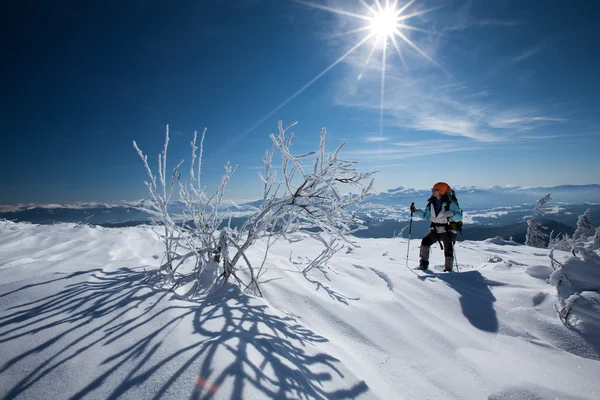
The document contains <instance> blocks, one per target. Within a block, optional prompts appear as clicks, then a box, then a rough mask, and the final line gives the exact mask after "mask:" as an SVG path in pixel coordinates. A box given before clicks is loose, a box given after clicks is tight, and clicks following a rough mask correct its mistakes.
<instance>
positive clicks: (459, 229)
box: [445, 188, 464, 236]
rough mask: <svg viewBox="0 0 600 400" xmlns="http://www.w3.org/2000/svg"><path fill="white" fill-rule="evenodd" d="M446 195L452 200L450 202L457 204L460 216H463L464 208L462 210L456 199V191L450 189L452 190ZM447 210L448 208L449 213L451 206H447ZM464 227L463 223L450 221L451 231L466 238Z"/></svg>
mask: <svg viewBox="0 0 600 400" xmlns="http://www.w3.org/2000/svg"><path fill="white" fill-rule="evenodd" d="M446 195H447V196H448V198H449V199H450V201H451V202H452V203H454V204H456V207H458V209H459V210H460V214H461V215H462V208H460V205H459V204H458V199H457V198H456V192H455V191H454V189H452V188H450V190H449V191H448V193H446ZM445 208H446V211H448V210H449V209H450V204H448V205H447V206H445ZM462 226H463V222H462V221H450V230H453V231H457V232H459V233H460V235H461V236H464V235H463V233H462Z"/></svg>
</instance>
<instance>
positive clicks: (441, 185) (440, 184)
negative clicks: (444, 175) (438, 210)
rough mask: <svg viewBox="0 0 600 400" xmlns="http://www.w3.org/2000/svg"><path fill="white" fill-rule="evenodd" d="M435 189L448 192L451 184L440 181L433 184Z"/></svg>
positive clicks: (441, 192)
mask: <svg viewBox="0 0 600 400" xmlns="http://www.w3.org/2000/svg"><path fill="white" fill-rule="evenodd" d="M433 189H437V190H439V191H440V194H442V195H443V194H446V193H448V192H449V191H450V186H449V185H448V184H447V183H446V182H438V183H436V184H435V185H433Z"/></svg>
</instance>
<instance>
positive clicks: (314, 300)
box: [0, 223, 600, 400]
mask: <svg viewBox="0 0 600 400" xmlns="http://www.w3.org/2000/svg"><path fill="white" fill-rule="evenodd" d="M355 242H356V243H355V246H354V247H352V248H351V249H350V248H349V249H346V250H343V251H341V252H340V253H338V254H337V255H336V256H335V257H333V259H332V260H331V261H330V262H329V264H328V265H327V266H326V267H321V268H320V269H313V270H312V271H310V273H309V274H307V275H303V274H302V273H300V272H299V269H301V268H302V266H303V265H306V264H307V262H308V261H307V260H308V259H310V258H312V257H314V256H315V255H317V254H318V253H319V252H320V251H321V248H320V245H319V243H317V242H316V241H313V240H311V239H306V240H304V241H302V242H299V243H295V244H289V243H285V242H278V243H276V244H275V245H274V246H273V247H272V249H271V253H270V255H269V257H268V259H267V262H266V267H267V268H268V271H267V273H266V274H265V275H264V276H263V277H262V281H263V283H262V288H263V293H264V298H263V299H257V298H252V297H248V296H246V295H244V294H243V293H241V292H240V290H239V289H238V288H237V287H235V286H233V285H226V286H224V287H223V288H222V289H221V291H220V292H219V293H218V295H217V296H213V297H210V298H207V299H205V300H204V301H202V302H200V303H192V302H188V301H184V300H182V299H181V298H179V297H178V295H177V294H176V293H171V292H162V291H156V290H152V289H151V288H152V280H151V275H150V274H149V273H148V272H149V271H151V270H152V269H154V268H156V267H157V266H158V265H159V264H160V261H161V258H162V251H163V247H162V244H161V243H160V242H159V241H158V240H157V239H156V237H155V235H154V233H153V232H152V231H151V230H149V229H147V228H145V227H136V228H122V229H102V228H100V229H98V228H92V227H89V226H78V225H73V224H59V225H52V226H38V225H29V224H12V223H8V224H7V225H6V226H4V227H0V282H1V283H0V310H1V311H0V356H1V358H0V397H2V398H21V399H34V400H37V399H48V398H52V399H78V398H118V397H121V398H144V399H150V398H156V399H158V398H160V399H181V398H216V399H264V398H295V399H296V398H298V399H303V398H309V399H312V398H323V399H342V398H361V399H370V398H378V399H484V398H485V399H487V398H489V399H516V398H519V399H522V398H561V399H597V398H600V383H599V381H598V377H599V376H600V353H599V352H600V348H599V347H598V344H597V343H596V344H594V343H593V341H590V340H588V339H589V337H588V336H586V335H585V333H586V332H583V333H582V332H581V331H578V330H576V329H569V328H568V327H566V326H565V325H563V323H562V322H561V321H560V319H559V318H558V316H557V313H556V311H555V309H554V304H555V301H556V292H557V289H556V287H554V286H551V285H550V284H549V283H548V281H547V279H548V278H549V277H550V273H551V272H552V271H551V269H550V270H549V269H548V268H549V265H550V262H549V261H550V260H549V258H548V250H545V249H535V248H530V247H526V246H522V245H517V244H515V243H514V242H506V241H502V240H499V239H491V240H487V241H481V242H468V241H467V242H461V243H460V244H459V245H458V248H457V261H458V265H459V267H460V273H451V274H443V273H438V272H436V271H434V272H430V273H422V272H420V271H414V270H410V269H407V268H405V263H406V253H407V247H406V245H407V240H406V239H356V240H355ZM418 245H419V240H415V239H413V240H412V241H411V242H410V262H409V265H411V266H413V267H414V266H415V265H416V263H417V256H418ZM261 246H262V248H264V243H263V244H262V245H261V244H259V245H258V246H257V247H255V248H253V249H251V250H250V252H249V256H250V258H251V260H252V261H253V262H256V263H259V262H260V261H262V256H263V254H262V253H261V251H260V250H261ZM433 249H434V250H433V253H432V257H431V261H432V265H436V264H437V265H442V264H443V254H442V252H441V251H440V250H439V249H437V248H433ZM290 253H291V254H290ZM594 254H595V256H592V255H588V259H594V260H595V258H593V257H596V258H597V257H598V252H595V253H594ZM554 256H555V257H556V258H557V259H558V260H559V261H561V262H563V261H564V262H565V263H566V265H573V263H575V260H573V259H571V258H569V256H570V254H568V253H564V252H560V251H557V252H555V253H554ZM571 257H572V256H571ZM590 257H591V258H590ZM585 260H586V259H583V261H582V260H579V261H578V262H584V261H585ZM593 266H595V267H597V264H593ZM595 287H598V286H597V285H596V286H595ZM588 289H589V288H588ZM586 293H587V292H586ZM597 317H598V316H597V315H586V316H585V318H586V320H587V321H594V323H596V324H597V322H598V321H597V319H596V320H594V318H597ZM590 326H593V324H592V325H589V324H588V325H586V327H590ZM596 326H597V325H596ZM587 333H589V332H587ZM594 333H595V335H596V336H597V335H598V332H592V334H594Z"/></svg>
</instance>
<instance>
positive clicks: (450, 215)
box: [444, 211, 454, 218]
mask: <svg viewBox="0 0 600 400" xmlns="http://www.w3.org/2000/svg"><path fill="white" fill-rule="evenodd" d="M444 217H446V218H452V217H454V213H453V212H452V211H445V212H444Z"/></svg>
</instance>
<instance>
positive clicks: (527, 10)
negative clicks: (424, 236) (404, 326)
mask: <svg viewBox="0 0 600 400" xmlns="http://www.w3.org/2000/svg"><path fill="white" fill-rule="evenodd" d="M20 3H22V2H13V4H10V5H8V6H7V7H8V8H7V9H6V10H5V14H6V15H7V16H8V19H9V22H8V24H7V25H6V26H5V27H4V28H5V32H6V34H5V35H3V39H2V41H3V48H5V49H6V50H5V53H6V56H5V58H4V59H5V60H8V61H5V63H4V72H3V73H2V87H3V90H2V97H1V101H2V120H1V121H2V125H3V128H4V134H3V135H2V147H1V157H0V203H1V204H12V203H19V202H41V203H49V202H51V203H56V202H74V201H101V202H110V201H117V200H133V199H139V198H144V197H147V196H146V188H145V186H144V185H143V180H144V179H145V175H144V174H145V171H144V169H143V166H142V164H141V162H140V160H139V158H138V156H137V154H136V153H135V151H134V149H133V146H132V141H133V140H136V141H137V143H138V145H139V146H140V147H141V148H142V150H143V151H144V152H145V153H147V154H149V158H150V159H151V160H152V162H153V166H154V165H156V159H157V155H158V153H159V152H160V150H161V148H162V143H163V139H164V129H165V128H164V127H165V125H166V124H170V128H171V146H170V148H169V151H170V155H169V161H170V162H171V166H175V164H176V163H177V162H178V161H179V160H181V159H182V158H184V159H186V160H189V159H190V155H189V141H190V140H191V138H192V135H193V131H194V130H199V131H201V130H202V129H203V128H204V127H207V128H208V131H207V136H206V140H205V144H204V149H205V153H204V155H205V157H204V161H203V165H204V168H203V172H204V176H203V179H204V182H205V183H206V184H207V185H209V187H210V185H213V184H214V183H215V182H216V181H217V180H218V179H219V177H220V176H221V174H222V172H223V169H222V165H223V164H224V163H225V162H226V161H231V163H232V164H237V165H238V169H237V171H236V173H235V175H234V177H233V179H232V181H231V183H230V186H229V190H230V192H229V195H230V197H231V198H233V199H235V200H238V201H239V200H243V199H253V198H257V197H258V196H260V193H261V189H262V187H261V183H260V181H259V178H258V173H259V172H260V171H261V165H262V155H263V153H264V151H265V150H266V149H267V148H269V147H270V139H269V136H268V135H269V133H271V132H275V131H276V129H277V121H278V120H283V122H284V123H289V122H292V121H298V122H299V124H298V125H297V126H296V127H295V128H294V132H295V138H294V142H293V147H292V149H293V150H295V151H296V152H297V153H303V152H305V151H307V150H315V149H317V148H318V143H319V133H320V129H321V127H322V126H326V127H327V130H328V136H327V144H328V146H327V147H328V150H329V151H334V150H335V148H336V147H337V146H338V145H339V144H340V143H342V142H343V141H345V142H347V145H346V147H345V153H343V154H345V158H347V159H354V160H356V161H358V162H359V165H360V167H361V168H362V169H365V170H373V169H377V170H379V171H381V172H380V173H379V174H378V176H377V178H376V189H378V190H386V189H388V188H392V187H397V186H407V187H415V188H427V187H430V185H431V184H432V183H434V182H436V181H440V180H443V181H446V182H448V183H450V184H451V185H455V186H456V185H461V186H493V185H522V186H552V185H558V184H566V183H572V184H589V183H600V175H598V173H597V171H598V170H599V167H600V162H599V161H598V156H597V152H598V149H600V146H599V145H600V117H599V116H598V110H599V109H600V97H599V96H598V88H600V75H599V74H598V73H597V71H598V70H600V59H599V58H600V53H598V51H596V50H595V49H596V48H597V38H598V37H600V24H599V23H598V15H599V13H600V6H599V5H596V4H595V3H594V2H590V1H579V0H576V1H572V2H564V1H544V2H541V1H518V0H515V1H512V0H511V1H509V0H506V1H487V0H486V1H484V0H473V1H463V0H457V1H453V2H450V1H442V0H427V1H419V0H417V1H414V2H411V4H410V5H409V6H408V7H407V8H406V9H405V10H404V11H403V12H402V14H401V15H403V16H406V17H407V18H406V19H404V20H402V21H401V23H402V24H404V25H407V26H408V27H401V28H400V32H401V33H402V35H404V38H406V39H408V40H409V41H410V42H411V43H412V44H413V45H414V47H413V46H411V45H409V44H408V43H407V42H406V41H404V40H403V39H402V38H400V37H399V36H398V35H394V38H395V40H396V43H397V45H398V46H397V48H396V46H394V44H393V42H392V41H391V40H390V39H388V40H387V43H388V46H387V47H386V53H385V54H386V62H385V74H384V75H383V76H384V91H383V95H382V90H381V89H382V66H383V65H384V64H383V45H382V43H383V40H380V41H379V42H378V43H377V45H375V39H374V38H371V39H369V40H367V41H365V42H364V43H363V44H362V45H361V46H360V47H358V48H356V49H355V50H354V51H353V52H350V53H349V50H350V49H352V48H353V47H354V46H355V45H356V44H357V43H359V42H360V41H361V40H362V39H363V38H364V37H365V36H366V35H368V34H369V33H371V30H370V29H366V30H365V29H363V30H358V29H359V28H360V27H364V26H367V27H368V24H369V23H368V22H367V21H365V20H364V19H361V18H358V17H357V15H364V16H369V15H371V14H370V11H369V9H368V8H367V7H365V5H363V4H361V2H360V1H356V2H354V1H351V0H347V1H346V0H343V1H342V0H340V1H334V0H326V1H323V0H321V1H319V0H311V1H307V2H293V1H286V0H271V1H267V0H236V1H230V2H229V1H225V0H204V1H201V2H200V1H180V2H171V3H167V2H158V1H127V2H116V1H107V2H92V1H82V2H67V3H68V4H67V3H65V2H60V1H47V2H42V1H39V2H33V3H31V2H27V3H22V4H20ZM364 3H365V4H367V5H370V6H372V7H375V3H374V1H367V0H365V1H364ZM390 3H393V1H390ZM382 4H383V6H385V0H383V1H382ZM405 4H406V2H404V1H401V2H399V3H398V5H397V7H398V8H400V7H403V6H404V5H405ZM415 47H416V48H418V50H417V49H415ZM398 50H399V51H400V54H402V58H400V56H399V55H398ZM345 54H347V56H346V57H344V58H343V59H342V56H343V55H345ZM315 78H317V79H315Z"/></svg>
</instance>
